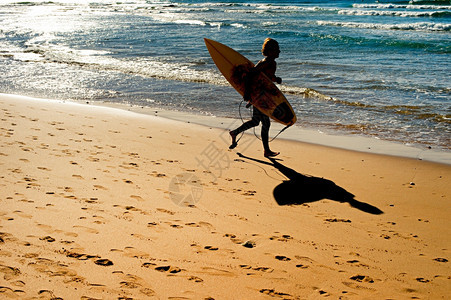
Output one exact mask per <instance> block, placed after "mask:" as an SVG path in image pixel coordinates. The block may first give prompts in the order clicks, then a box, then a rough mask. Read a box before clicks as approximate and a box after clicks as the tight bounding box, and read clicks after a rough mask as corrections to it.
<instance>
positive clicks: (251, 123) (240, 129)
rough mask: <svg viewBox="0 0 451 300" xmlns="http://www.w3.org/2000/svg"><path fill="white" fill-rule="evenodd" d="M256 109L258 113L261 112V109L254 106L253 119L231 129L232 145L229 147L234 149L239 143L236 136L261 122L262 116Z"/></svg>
mask: <svg viewBox="0 0 451 300" xmlns="http://www.w3.org/2000/svg"><path fill="white" fill-rule="evenodd" d="M256 111H257V112H258V113H260V111H259V110H258V109H256V108H255V107H254V111H253V113H252V119H251V120H249V121H247V122H245V123H243V124H242V125H241V126H240V127H238V128H237V129H235V130H232V131H230V136H231V137H232V145H230V147H229V149H233V148H235V147H236V146H237V145H238V143H237V141H236V137H237V136H238V134H240V133H241V132H243V131H246V130H248V129H249V128H252V127H255V126H257V125H258V124H259V123H260V116H259V115H258V114H257V113H256Z"/></svg>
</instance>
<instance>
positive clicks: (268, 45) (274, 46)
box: [262, 38, 280, 58]
mask: <svg viewBox="0 0 451 300" xmlns="http://www.w3.org/2000/svg"><path fill="white" fill-rule="evenodd" d="M279 53H280V49H279V43H278V42H277V41H276V40H273V39H272V38H266V39H265V42H264V43H263V46H262V54H263V55H264V56H273V57H275V58H277V57H279Z"/></svg>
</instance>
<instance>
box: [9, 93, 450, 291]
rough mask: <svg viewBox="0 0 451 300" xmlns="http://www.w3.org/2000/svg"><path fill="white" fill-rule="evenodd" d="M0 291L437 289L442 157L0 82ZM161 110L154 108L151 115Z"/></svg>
mask: <svg viewBox="0 0 451 300" xmlns="http://www.w3.org/2000/svg"><path fill="white" fill-rule="evenodd" d="M0 109H1V111H0V140H1V143H0V171H1V172H0V176H1V181H0V203H1V205H0V298H2V299H8V298H12V299H14V298H16V299H59V298H62V299H117V298H121V299H128V298H133V299H152V298H155V299H212V298H214V299H318V298H322V297H329V299H339V298H340V299H386V298H392V299H412V298H419V299H446V298H447V297H449V294H450V292H451V277H450V276H451V268H450V263H449V259H450V249H451V244H450V241H451V239H450V237H451V232H450V228H451V226H450V225H451V224H450V202H449V197H450V195H451V193H450V191H451V185H450V182H451V181H450V178H451V167H450V165H446V164H437V163H431V162H426V161H421V160H415V159H407V158H400V157H395V156H384V155H376V154H370V153H362V152H354V151H348V150H342V149H336V148H331V147H324V146H318V145H313V144H308V143H300V142H293V141H285V140H281V139H277V140H275V141H274V142H272V143H271V147H272V149H273V150H275V151H280V152H281V155H280V156H279V157H277V160H269V159H265V158H264V157H263V152H262V146H261V142H260V141H259V140H257V139H256V138H255V137H254V136H253V135H245V136H244V137H243V138H242V140H241V141H240V143H239V146H238V147H237V148H236V149H235V150H234V151H230V150H228V143H229V137H228V132H227V131H226V130H223V129H216V128H210V127H206V126H199V125H195V124H192V123H188V122H179V121H174V120H168V119H166V118H162V117H158V116H153V115H143V114H137V113H133V112H128V111H125V110H119V109H113V108H105V107H98V106H93V105H82V104H74V103H68V102H62V101H50V100H38V99H31V98H26V97H17V96H10V95H0ZM156 115H158V113H156Z"/></svg>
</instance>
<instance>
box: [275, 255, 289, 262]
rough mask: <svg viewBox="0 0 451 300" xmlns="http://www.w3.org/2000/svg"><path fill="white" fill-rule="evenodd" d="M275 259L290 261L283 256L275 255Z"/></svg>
mask: <svg viewBox="0 0 451 300" xmlns="http://www.w3.org/2000/svg"><path fill="white" fill-rule="evenodd" d="M275 258H276V259H277V260H280V261H290V260H291V258H289V257H286V256H284V255H276V256H275Z"/></svg>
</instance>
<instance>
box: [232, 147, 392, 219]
mask: <svg viewBox="0 0 451 300" xmlns="http://www.w3.org/2000/svg"><path fill="white" fill-rule="evenodd" d="M238 156H240V157H241V158H245V159H248V160H251V161H255V162H257V163H260V164H265V165H269V166H273V167H275V168H276V169H277V170H279V171H280V172H281V173H282V174H283V175H285V176H286V177H287V178H288V180H285V181H283V182H282V183H281V184H279V185H277V186H276V187H275V188H274V191H273V195H274V199H275V200H276V202H277V204H279V205H301V204H304V203H311V202H315V201H320V200H323V199H329V200H333V201H338V202H342V203H349V205H351V206H352V207H354V208H356V209H359V210H361V211H363V212H366V213H369V214H373V215H380V214H383V213H384V212H383V211H382V210H380V209H379V208H377V207H375V206H373V205H371V204H368V203H364V202H361V201H358V200H356V199H355V196H354V195H353V194H352V193H350V192H348V191H347V190H345V189H344V188H342V187H340V186H338V185H336V184H335V183H334V182H333V181H331V180H328V179H324V178H319V177H314V176H309V175H304V174H301V173H298V172H296V171H295V170H293V169H290V168H288V167H286V166H284V165H282V164H281V163H280V162H278V161H277V160H276V159H273V158H270V161H271V162H267V161H263V160H259V159H255V158H251V157H247V156H244V155H242V154H241V153H238Z"/></svg>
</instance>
